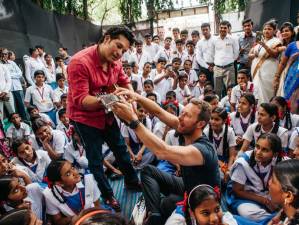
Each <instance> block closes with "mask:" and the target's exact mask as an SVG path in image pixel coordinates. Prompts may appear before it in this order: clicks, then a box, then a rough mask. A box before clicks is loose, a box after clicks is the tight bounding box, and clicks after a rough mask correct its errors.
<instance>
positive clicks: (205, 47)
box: [194, 23, 215, 84]
mask: <svg viewBox="0 0 299 225" xmlns="http://www.w3.org/2000/svg"><path fill="white" fill-rule="evenodd" d="M201 33H202V35H203V38H202V39H201V40H200V41H198V42H197V45H196V48H195V51H196V64H198V65H199V70H200V71H202V72H204V73H205V74H206V75H207V78H208V80H209V81H210V82H211V83H212V84H213V83H214V76H213V67H214V55H213V52H212V50H211V49H212V43H213V41H214V40H215V37H214V36H212V35H211V27H210V24H209V23H203V24H202V25H201ZM194 67H196V66H195V65H194Z"/></svg>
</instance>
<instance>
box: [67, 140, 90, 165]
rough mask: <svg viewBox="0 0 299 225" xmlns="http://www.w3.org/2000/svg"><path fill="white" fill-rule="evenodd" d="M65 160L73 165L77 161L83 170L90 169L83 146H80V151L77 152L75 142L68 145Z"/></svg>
mask: <svg viewBox="0 0 299 225" xmlns="http://www.w3.org/2000/svg"><path fill="white" fill-rule="evenodd" d="M63 158H64V159H66V160H68V161H69V162H71V163H74V162H75V161H76V162H77V163H78V164H79V165H80V167H81V168H82V169H87V168H88V160H87V158H86V151H85V149H84V148H83V146H79V149H78V150H75V148H74V144H73V141H70V142H69V143H67V145H66V147H65V152H64V155H63Z"/></svg>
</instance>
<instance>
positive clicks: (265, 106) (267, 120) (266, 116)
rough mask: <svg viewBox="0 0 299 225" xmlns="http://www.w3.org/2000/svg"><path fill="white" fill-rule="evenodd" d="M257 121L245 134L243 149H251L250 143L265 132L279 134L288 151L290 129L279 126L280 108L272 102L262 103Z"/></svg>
mask: <svg viewBox="0 0 299 225" xmlns="http://www.w3.org/2000/svg"><path fill="white" fill-rule="evenodd" d="M257 121H258V122H256V123H253V124H251V125H250V126H249V127H248V128H247V130H246V132H245V133H244V135H243V139H244V141H243V145H242V147H241V151H243V152H244V151H247V150H249V147H250V143H251V142H252V141H255V142H256V140H257V138H258V137H259V136H260V135H261V134H264V133H273V134H277V135H278V137H279V138H280V139H281V143H282V148H283V150H284V151H287V147H288V130H287V129H285V128H283V127H280V126H279V116H278V108H277V106H276V105H274V104H271V103H262V104H261V105H260V107H259V109H258V116H257Z"/></svg>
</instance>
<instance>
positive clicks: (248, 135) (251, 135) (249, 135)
mask: <svg viewBox="0 0 299 225" xmlns="http://www.w3.org/2000/svg"><path fill="white" fill-rule="evenodd" d="M257 125H258V122H256V123H253V124H251V125H250V126H249V127H248V128H247V131H246V132H245V134H244V135H243V139H245V140H247V141H249V142H251V141H252V140H254V141H255V142H256V140H257V138H258V137H259V136H260V135H261V134H262V133H263V134H264V133H266V132H265V131H264V130H263V128H262V127H261V129H260V131H259V132H256V131H255V128H256V127H257ZM273 127H274V123H273ZM272 129H273V128H272ZM270 132H271V131H270ZM268 133H269V132H268ZM277 136H278V137H279V138H280V140H281V144H282V147H283V148H284V149H286V148H287V147H288V130H287V129H285V128H283V127H279V128H278V131H277Z"/></svg>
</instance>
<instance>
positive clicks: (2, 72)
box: [0, 63, 12, 93]
mask: <svg viewBox="0 0 299 225" xmlns="http://www.w3.org/2000/svg"><path fill="white" fill-rule="evenodd" d="M0 81H1V82H0V93H2V92H5V93H9V91H10V89H11V84H12V82H11V77H10V74H9V70H8V69H7V68H6V66H5V65H4V64H1V63H0Z"/></svg>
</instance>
